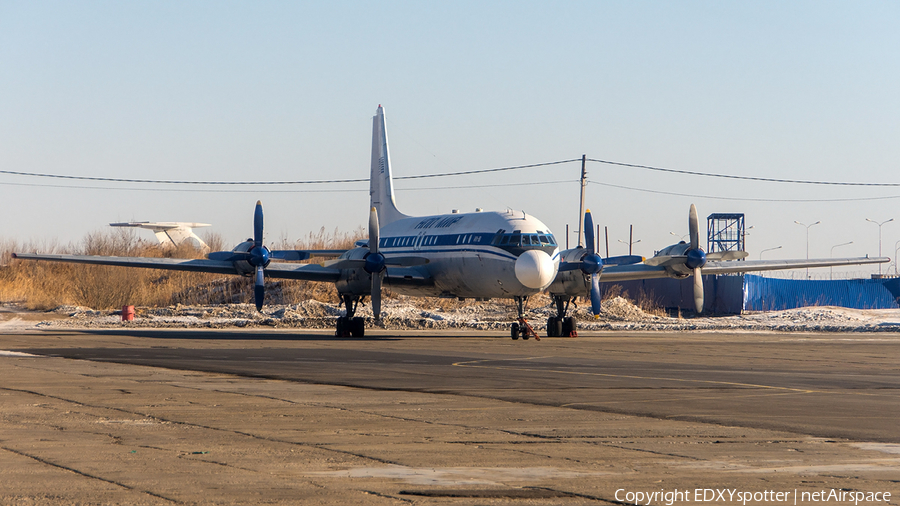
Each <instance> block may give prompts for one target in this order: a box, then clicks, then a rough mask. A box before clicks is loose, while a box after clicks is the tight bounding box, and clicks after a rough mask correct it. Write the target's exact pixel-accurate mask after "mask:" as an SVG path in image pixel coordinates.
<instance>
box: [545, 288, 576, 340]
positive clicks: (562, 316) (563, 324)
mask: <svg viewBox="0 0 900 506" xmlns="http://www.w3.org/2000/svg"><path fill="white" fill-rule="evenodd" d="M553 302H555V303H556V316H551V317H550V318H548V319H547V337H578V330H577V328H576V324H575V318H572V317H571V316H566V313H568V312H569V302H572V298H571V297H569V296H567V295H554V296H553Z"/></svg>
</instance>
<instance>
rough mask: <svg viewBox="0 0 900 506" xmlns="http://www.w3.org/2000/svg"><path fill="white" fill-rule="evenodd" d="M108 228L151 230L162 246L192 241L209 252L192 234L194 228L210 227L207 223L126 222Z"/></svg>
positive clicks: (113, 224)
mask: <svg viewBox="0 0 900 506" xmlns="http://www.w3.org/2000/svg"><path fill="white" fill-rule="evenodd" d="M109 226H110V227H137V228H145V229H147V230H152V231H153V234H154V235H156V239H157V240H158V241H159V244H160V245H162V246H173V247H174V246H178V245H179V244H181V243H183V242H184V241H190V240H193V241H194V242H195V244H197V245H198V246H200V249H204V250H209V246H207V245H206V243H205V242H203V239H200V237H198V236H197V234H195V233H194V230H193V229H195V228H200V227H211V226H212V225H210V224H209V223H186V222H180V221H127V222H124V223H110V224H109Z"/></svg>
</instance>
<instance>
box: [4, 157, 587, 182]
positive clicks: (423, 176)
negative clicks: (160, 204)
mask: <svg viewBox="0 0 900 506" xmlns="http://www.w3.org/2000/svg"><path fill="white" fill-rule="evenodd" d="M578 160H581V159H580V158H578V159H572V160H559V161H556V162H544V163H532V164H528V165H515V166H511V167H497V168H492V169H478V170H467V171H461V172H443V173H438V174H421V175H417V176H394V180H395V181H396V180H403V179H426V178H432V177H449V176H466V175H471V174H485V173H489V172H502V171H508V170H521V169H530V168H534V167H546V166H550V165H560V164H563V163H571V162H575V161H578ZM0 174H10V175H13V176H28V177H43V178H54V179H75V180H80V181H103V182H107V183H141V184H186V185H235V186H237V185H300V184H336V183H365V182H368V181H369V179H368V178H365V179H327V180H326V179H321V180H311V181H182V180H158V179H124V178H114V177H97V176H70V175H63V174H41V173H36V172H20V171H12V170H0Z"/></svg>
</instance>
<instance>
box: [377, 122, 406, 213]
mask: <svg viewBox="0 0 900 506" xmlns="http://www.w3.org/2000/svg"><path fill="white" fill-rule="evenodd" d="M372 123H373V125H372V173H371V176H370V179H369V197H370V204H371V207H374V208H375V210H376V211H377V212H378V221H379V223H380V226H382V227H383V226H385V225H387V224H388V223H391V222H394V221H397V220H399V219H402V218H406V217H407V216H406V215H405V214H403V213H401V212H400V211H399V210H398V209H397V204H396V202H394V182H393V180H392V179H391V156H390V152H389V151H388V138H387V128H386V127H385V122H384V108H382V107H381V106H380V105H379V106H378V111H377V112H376V113H375V117H373V118H372Z"/></svg>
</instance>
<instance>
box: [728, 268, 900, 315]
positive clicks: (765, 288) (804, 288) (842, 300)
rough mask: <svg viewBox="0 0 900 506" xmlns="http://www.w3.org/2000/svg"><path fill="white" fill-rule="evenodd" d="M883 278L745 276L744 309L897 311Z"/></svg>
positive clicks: (894, 301)
mask: <svg viewBox="0 0 900 506" xmlns="http://www.w3.org/2000/svg"><path fill="white" fill-rule="evenodd" d="M885 281H887V280H883V279H834V280H818V279H809V280H807V279H775V278H766V277H762V276H755V275H752V274H746V275H744V307H743V309H744V310H747V311H772V310H779V309H792V308H796V307H804V306H839V307H852V308H857V309H889V308H897V307H898V306H897V302H896V300H895V299H894V296H893V295H891V292H890V291H889V290H888V289H887V288H886V287H885V286H884V282H885Z"/></svg>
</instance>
